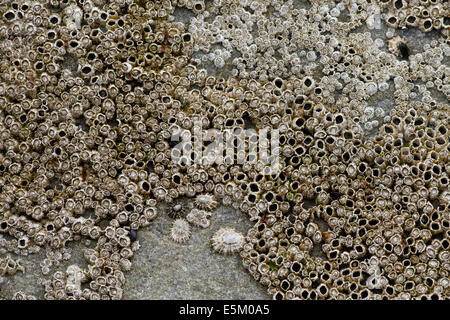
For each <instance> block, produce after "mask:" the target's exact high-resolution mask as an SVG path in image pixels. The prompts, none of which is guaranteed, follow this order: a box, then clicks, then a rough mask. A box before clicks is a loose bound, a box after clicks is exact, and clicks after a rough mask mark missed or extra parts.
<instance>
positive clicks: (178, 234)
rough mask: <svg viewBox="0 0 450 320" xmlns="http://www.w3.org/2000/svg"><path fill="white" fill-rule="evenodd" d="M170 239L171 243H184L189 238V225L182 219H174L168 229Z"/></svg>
mask: <svg viewBox="0 0 450 320" xmlns="http://www.w3.org/2000/svg"><path fill="white" fill-rule="evenodd" d="M170 237H171V238H172V240H173V241H175V242H178V243H184V242H186V241H187V240H189V238H190V237H191V228H190V226H189V223H188V222H187V221H186V220H184V219H181V218H179V219H176V220H175V221H174V222H173V225H172V228H171V229H170Z"/></svg>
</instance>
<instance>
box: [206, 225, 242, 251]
mask: <svg viewBox="0 0 450 320" xmlns="http://www.w3.org/2000/svg"><path fill="white" fill-rule="evenodd" d="M244 243H245V237H244V235H243V234H242V233H240V232H237V231H236V230H235V229H234V228H230V227H224V228H220V229H219V230H218V231H216V232H215V233H214V234H213V236H212V237H211V246H212V248H213V251H214V252H219V253H222V254H225V255H227V254H233V253H235V252H238V251H239V250H241V249H242V247H243V245H244Z"/></svg>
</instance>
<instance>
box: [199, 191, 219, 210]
mask: <svg viewBox="0 0 450 320" xmlns="http://www.w3.org/2000/svg"><path fill="white" fill-rule="evenodd" d="M194 204H195V205H196V206H197V207H198V208H199V209H203V210H210V211H211V210H214V209H215V208H216V207H217V201H216V198H215V197H214V195H211V194H199V195H197V196H196V197H195V200H194Z"/></svg>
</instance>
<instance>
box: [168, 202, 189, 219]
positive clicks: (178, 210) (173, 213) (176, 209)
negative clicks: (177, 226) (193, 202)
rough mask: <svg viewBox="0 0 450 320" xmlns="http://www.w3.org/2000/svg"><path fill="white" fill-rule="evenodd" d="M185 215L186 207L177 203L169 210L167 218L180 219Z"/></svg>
mask: <svg viewBox="0 0 450 320" xmlns="http://www.w3.org/2000/svg"><path fill="white" fill-rule="evenodd" d="M185 213H186V206H185V204H184V203H182V202H177V203H175V204H174V205H172V206H171V207H170V209H169V213H168V216H169V217H170V218H172V219H178V218H182V217H183V216H184V214H185Z"/></svg>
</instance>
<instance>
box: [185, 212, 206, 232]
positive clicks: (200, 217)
mask: <svg viewBox="0 0 450 320" xmlns="http://www.w3.org/2000/svg"><path fill="white" fill-rule="evenodd" d="M210 216H211V212H209V211H206V210H199V209H196V208H194V209H192V210H191V211H190V212H189V213H188V215H187V216H186V220H187V221H188V222H189V223H192V224H193V225H196V226H199V227H202V228H208V227H209V225H210V221H209V217H210Z"/></svg>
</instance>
